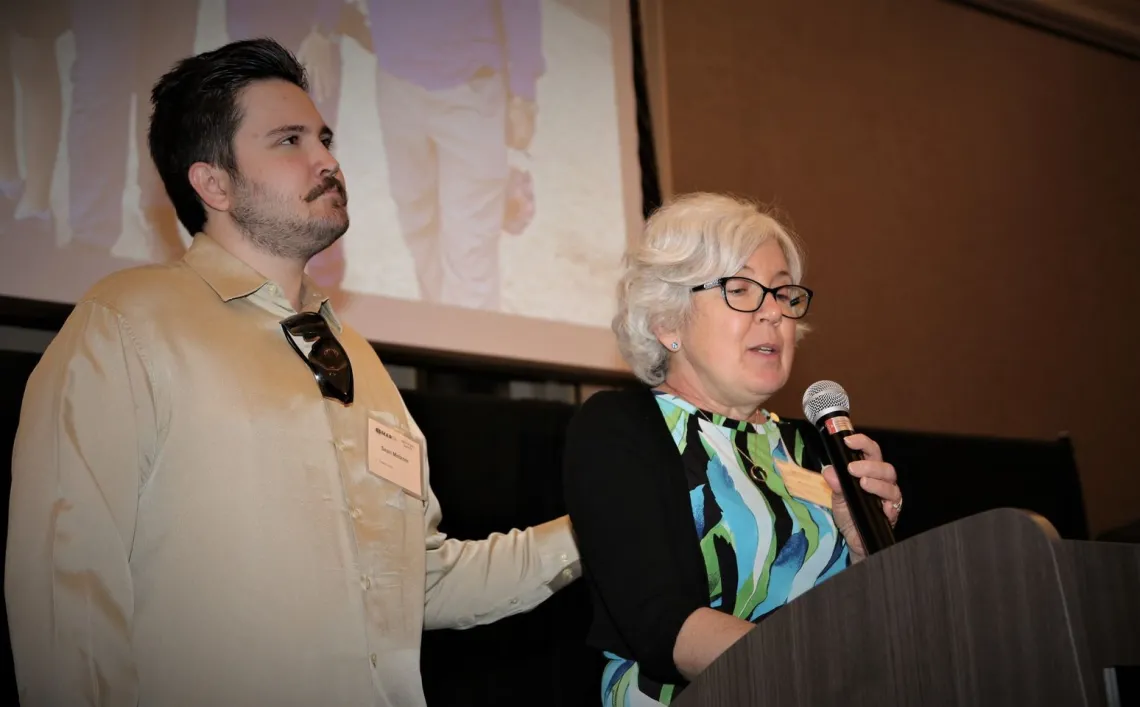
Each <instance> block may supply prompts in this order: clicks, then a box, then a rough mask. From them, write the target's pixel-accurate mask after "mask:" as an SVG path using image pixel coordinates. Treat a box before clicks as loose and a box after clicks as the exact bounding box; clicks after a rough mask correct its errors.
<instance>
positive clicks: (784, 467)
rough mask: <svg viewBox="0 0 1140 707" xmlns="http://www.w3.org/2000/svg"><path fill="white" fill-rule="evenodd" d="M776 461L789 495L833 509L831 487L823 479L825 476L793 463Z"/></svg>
mask: <svg viewBox="0 0 1140 707" xmlns="http://www.w3.org/2000/svg"><path fill="white" fill-rule="evenodd" d="M774 461H775V462H776V468H777V469H778V470H779V471H780V477H781V478H783V479H784V487H785V488H787V489H788V493H789V494H791V495H792V496H794V497H795V498H798V499H800V500H801V501H807V502H808V503H815V504H817V505H820V506H823V507H824V508H831V487H830V486H828V485H827V479H825V478H823V474H821V473H819V472H818V471H808V470H807V469H805V468H803V467H802V466H799V465H797V464H793V463H791V462H785V461H780V460H779V459H776V460H774Z"/></svg>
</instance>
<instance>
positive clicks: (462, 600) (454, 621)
mask: <svg viewBox="0 0 1140 707" xmlns="http://www.w3.org/2000/svg"><path fill="white" fill-rule="evenodd" d="M409 421H410V425H411V427H412V432H413V435H414V436H416V437H417V438H419V439H423V435H422V434H421V433H420V431H419V429H418V427H416V424H415V422H414V421H411V418H410V416H409ZM425 463H426V461H425ZM428 477H429V475H428V474H427V470H426V469H425V473H424V479H425V484H427V491H426V492H427V508H426V510H425V513H424V523H425V526H426V528H425V530H426V538H427V581H426V595H425V599H424V628H425V629H429V630H430V629H438V628H470V627H472V626H479V625H482V624H489V623H492V622H494V621H498V620H499V619H502V618H505V617H507V616H511V615H513V614H518V613H523V612H526V611H530V610H531V609H533V608H534V607H536V606H538V605H539V604H541V603H542V602H543V601H545V600H546V599H548V598H550V597H551V596H552V595H553V594H554V593H555V592H556V591H558V590H559V589H561V588H562V587H564V586H566V585H567V584H569V583H570V582H572V581H574V580H575V579H577V578H578V577H579V576H580V575H581V563H580V561H579V558H578V547H577V545H576V544H575V542H574V537H573V533H572V532H571V529H570V519H569V518H568V517H567V516H562V517H561V518H557V519H555V520H552V521H549V522H546V523H543V524H541V525H537V526H534V527H533V528H527V529H525V530H512V531H510V532H508V533H494V534H492V535H491V536H490V537H488V538H486V539H484V540H455V539H452V538H448V537H447V536H446V535H444V534H443V533H441V532H439V522H440V518H441V517H442V511H441V509H440V505H439V500H438V499H436V497H435V494H434V493H433V492H432V490H431V484H430V483H429V482H428V481H427V479H428Z"/></svg>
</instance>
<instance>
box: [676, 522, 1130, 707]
mask: <svg viewBox="0 0 1140 707" xmlns="http://www.w3.org/2000/svg"><path fill="white" fill-rule="evenodd" d="M1137 666H1140V545H1125V544H1114V543H1096V542H1080V541H1069V540H1061V539H1060V538H1059V537H1058V536H1057V533H1056V532H1055V531H1054V530H1053V527H1052V526H1051V525H1050V524H1049V523H1048V522H1047V521H1045V520H1044V519H1043V518H1041V517H1039V516H1036V515H1033V514H1030V513H1025V512H1022V511H1017V510H1012V509H1001V510H996V511H989V512H986V513H982V514H979V515H976V516H973V517H970V518H966V519H964V520H961V521H958V522H955V523H951V524H948V525H944V526H941V527H939V528H935V529H934V530H931V531H928V532H926V533H923V534H922V535H918V536H915V537H913V538H910V539H908V540H905V541H903V542H900V543H899V544H897V545H895V546H893V547H891V548H890V549H888V550H886V551H883V552H880V553H877V554H875V555H873V556H871V557H870V558H868V559H867V560H865V561H863V562H861V563H859V564H857V565H855V566H853V567H850V568H848V569H847V570H845V571H843V572H841V573H839V574H838V575H836V576H835V577H833V578H831V579H829V580H828V581H827V582H825V583H823V584H821V585H820V586H818V587H816V588H815V589H813V590H811V591H810V592H808V593H807V594H804V595H803V596H801V597H799V598H798V599H796V600H795V601H793V602H791V603H789V604H788V605H787V606H785V607H783V608H781V609H780V610H778V611H777V612H775V613H774V614H772V615H771V616H769V617H768V618H767V619H765V620H764V621H762V622H761V623H760V624H759V625H758V626H757V627H756V629H754V630H753V631H752V632H750V633H749V634H748V635H747V636H746V637H744V638H742V639H741V640H740V641H738V642H737V643H736V644H735V645H733V646H732V647H731V648H730V649H729V650H728V651H726V652H725V653H724V655H722V656H721V657H720V658H719V659H717V660H716V661H715V662H714V663H713V664H712V665H710V666H709V668H708V669H707V670H706V671H705V672H704V673H702V674H701V675H699V676H697V679H696V680H694V681H693V682H692V683H691V684H690V685H689V686H688V687H687V688H686V689H685V690H684V691H683V692H682V693H681V694H680V695H679V696H678V697H677V698H676V699H675V700H674V701H673V703H672V704H673V705H674V707H751V706H753V705H755V706H757V707H760V706H763V707H777V706H779V707H784V706H786V705H792V706H796V707H799V706H803V707H808V706H810V707H828V706H830V705H837V706H838V705H842V707H858V706H860V705H867V706H868V707H886V706H888V705H914V706H916V707H918V706H920V705H921V706H923V707H932V706H935V705H979V706H980V705H987V706H988V705H995V706H996V705H1001V706H1002V707H1005V706H1006V705H1017V706H1021V707H1024V706H1030V705H1048V706H1049V707H1061V706H1068V705H1072V706H1074V707H1075V706H1083V707H1113V706H1114V705H1122V706H1127V705H1130V704H1134V703H1133V702H1130V701H1129V699H1134V698H1128V697H1127V696H1126V697H1124V698H1123V699H1122V698H1119V697H1117V694H1118V693H1125V694H1127V690H1120V689H1119V687H1118V686H1119V683H1118V682H1116V677H1114V676H1119V675H1133V676H1134V674H1135V670H1136V669H1137ZM1130 679H1134V678H1130ZM1114 698H1115V699H1114Z"/></svg>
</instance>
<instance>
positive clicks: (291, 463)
mask: <svg viewBox="0 0 1140 707" xmlns="http://www.w3.org/2000/svg"><path fill="white" fill-rule="evenodd" d="M306 88H307V87H306V79H305V76H304V72H303V69H302V68H301V66H300V65H299V63H297V62H296V60H295V58H294V57H293V56H292V55H291V54H290V53H289V52H288V51H287V50H285V49H284V48H282V47H281V46H280V45H279V44H277V43H276V42H273V41H271V40H252V41H244V42H237V43H232V44H229V45H227V46H225V47H222V48H221V49H218V50H216V51H213V52H208V53H205V54H202V55H199V56H196V57H192V58H190V59H186V60H184V61H182V62H180V63H179V64H178V65H177V66H176V67H175V68H174V69H173V70H172V71H171V72H170V73H168V74H167V75H166V76H164V77H163V78H162V79H161V80H160V81H159V83H158V84H157V86H156V87H155V89H154V92H153V103H154V113H153V117H152V119H151V127H150V141H149V142H150V150H151V153H152V156H153V157H154V161H155V164H156V166H157V168H158V171H159V173H160V175H161V176H162V179H163V182H164V184H165V186H166V190H167V192H168V194H169V195H170V198H171V201H172V202H173V204H174V206H175V208H176V209H177V211H178V215H179V218H180V219H181V221H182V223H183V225H184V226H185V227H186V229H187V230H188V231H189V232H190V233H195V234H197V235H196V236H195V238H194V241H193V243H192V246H191V248H190V249H189V250H188V252H187V253H186V255H185V256H184V257H183V259H182V260H180V261H179V262H177V263H172V264H167V265H151V266H145V267H140V268H135V269H130V270H126V271H123V272H120V273H118V274H116V275H113V276H111V277H110V278H107V279H106V280H104V281H102V282H100V283H99V284H97V285H96V286H95V287H94V288H93V289H92V290H91V291H90V292H89V293H88V294H87V295H86V296H85V297H83V298H82V300H81V301H80V302H79V303H78V305H77V306H76V308H75V311H74V312H73V314H72V315H71V316H70V317H69V319H68V321H67V323H66V324H65V325H64V327H63V328H62V329H61V331H60V332H59V334H58V336H57V337H56V338H55V339H54V340H53V342H52V344H51V345H50V346H49V347H48V350H47V351H46V352H45V353H44V356H43V360H42V361H41V363H40V364H39V366H38V367H37V368H36V370H35V372H34V373H33V375H32V377H31V379H30V381H29V383H28V389H27V392H26V395H25V399H24V407H23V410H22V412H21V421H20V426H19V430H18V433H17V439H16V444H15V450H14V454H13V462H12V476H13V480H12V500H11V512H10V521H9V534H8V556H7V567H6V574H5V591H6V598H7V602H8V616H9V618H10V621H11V634H12V644H13V652H14V656H15V665H16V674H17V680H18V682H19V687H20V693H21V694H20V699H21V703H22V704H23V705H24V706H25V707H28V706H29V705H31V706H34V705H49V704H51V705H62V704H68V705H70V704H101V705H136V704H137V705H142V706H143V707H147V706H149V705H162V706H163V707H166V706H168V705H207V704H217V705H222V704H226V705H247V704H266V705H280V706H288V705H316V704H320V705H423V704H424V696H423V690H422V686H421V681H420V677H419V669H418V667H419V646H420V634H421V631H422V630H423V629H424V628H429V629H431V628H442V627H459V628H462V627H467V626H472V625H476V624H481V623H487V622H491V621H494V620H496V619H499V618H501V617H503V616H507V615H509V614H512V613H518V612H522V611H527V610H529V609H530V608H532V607H534V606H536V605H537V604H539V603H540V602H542V601H543V600H545V599H546V598H547V597H549V596H550V595H551V594H552V593H553V592H554V591H556V590H557V589H558V588H559V587H560V586H562V584H564V583H566V582H568V581H570V580H572V579H574V578H575V577H576V576H577V575H578V566H577V562H578V555H577V551H576V549H575V547H574V544H573V540H572V537H571V534H570V529H569V525H568V522H567V520H566V519H565V518H560V519H558V520H556V521H552V522H550V523H547V524H544V525H542V526H538V527H535V528H531V529H528V530H525V531H512V532H511V533H508V534H506V535H496V536H493V537H492V538H490V539H488V540H485V541H479V542H461V541H457V540H453V539H445V538H444V537H443V536H442V535H441V534H440V533H439V532H438V530H437V527H438V524H439V520H440V509H439V505H438V503H437V501H436V499H435V497H434V495H433V494H432V492H431V487H430V485H429V483H428V474H427V470H426V466H425V463H424V462H425V460H426V452H425V447H424V443H423V439H422V437H421V435H420V432H419V430H418V428H417V426H416V424H415V422H414V421H413V420H412V419H411V418H410V417H409V415H408V412H407V409H406V408H405V407H404V405H403V402H402V400H401V399H400V396H399V393H398V392H397V390H396V387H395V385H394V384H393V382H392V380H391V379H390V378H389V377H388V375H387V373H386V371H385V370H384V367H383V366H382V365H381V363H380V361H379V360H378V359H377V358H376V355H375V353H374V352H373V351H372V349H371V348H370V346H369V344H368V342H367V341H365V340H364V339H363V338H362V337H361V336H360V335H358V334H357V333H356V332H354V331H353V330H352V329H351V328H349V327H347V326H344V325H342V324H341V323H340V322H339V321H338V320H337V317H336V315H335V313H334V312H333V310H332V307H331V305H330V303H329V301H328V299H327V298H326V297H324V296H323V295H321V293H320V292H318V291H317V290H316V289H315V288H314V287H313V283H312V281H311V280H310V279H309V278H308V277H307V276H305V275H304V267H305V263H306V261H307V260H308V259H309V257H311V256H312V255H313V254H314V253H317V252H319V251H321V250H323V249H324V248H326V247H327V246H328V245H330V244H331V243H333V242H335V241H336V239H337V238H339V237H340V236H341V235H342V234H343V233H344V232H345V230H346V229H347V227H348V213H347V192H346V189H345V182H344V179H343V175H341V173H340V169H339V165H338V164H337V161H336V159H335V158H334V157H333V155H332V154H331V152H330V150H329V147H330V145H331V142H332V134H331V131H330V130H329V129H328V128H327V127H326V126H325V124H324V123H323V121H322V120H321V118H320V115H319V114H318V113H317V110H316V108H315V107H314V106H313V103H312V101H311V100H310V99H309V97H308V95H307V94H306ZM487 463H492V461H491V460H487Z"/></svg>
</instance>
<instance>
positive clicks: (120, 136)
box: [67, 0, 198, 256]
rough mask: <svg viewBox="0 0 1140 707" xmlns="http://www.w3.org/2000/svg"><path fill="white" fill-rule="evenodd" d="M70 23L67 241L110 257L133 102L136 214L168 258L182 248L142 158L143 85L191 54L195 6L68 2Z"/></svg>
mask: <svg viewBox="0 0 1140 707" xmlns="http://www.w3.org/2000/svg"><path fill="white" fill-rule="evenodd" d="M71 16H72V28H73V31H74V33H75V64H74V65H73V67H72V70H71V78H72V83H73V88H72V95H71V118H70V124H69V126H68V137H67V156H68V163H69V165H70V167H71V176H70V180H69V183H68V191H69V200H68V208H69V210H70V214H69V221H70V223H71V232H72V238H73V239H74V240H76V241H78V242H82V243H88V244H90V245H94V246H97V247H99V248H100V249H105V250H110V249H111V247H112V246H114V245H115V242H116V241H117V240H118V239H119V235H120V234H121V233H122V231H123V216H122V213H123V193H124V191H125V190H126V188H127V186H128V185H127V167H128V159H129V149H130V142H131V139H130V138H131V107H132V106H131V103H132V101H131V99H132V97H133V98H134V99H135V101H134V119H135V131H134V137H135V149H136V151H137V154H138V185H139V190H140V192H141V193H140V199H139V201H140V208H141V210H142V213H143V216H144V217H145V218H146V219H147V220H148V221H149V223H148V224H146V225H147V226H149V228H150V230H151V231H152V233H150V235H151V237H153V238H157V239H159V240H160V241H162V242H161V244H160V245H161V246H162V247H163V248H164V249H165V250H166V251H167V253H166V254H165V255H167V256H169V255H174V254H175V253H176V252H177V251H180V250H181V249H182V245H181V241H180V240H178V231H177V226H176V224H175V223H174V221H173V219H172V217H173V210H172V207H171V206H170V202H169V200H168V199H167V198H166V191H165V189H164V188H163V186H162V181H161V180H160V179H159V177H158V173H157V171H156V170H155V168H154V163H153V162H152V161H151V159H150V151H149V149H148V148H147V146H146V130H147V124H148V122H149V118H150V89H151V86H152V85H153V84H154V82H155V81H157V80H158V77H159V76H161V75H162V74H163V73H164V72H166V71H167V70H169V69H170V67H171V66H172V65H173V63H174V62H175V61H177V60H178V59H181V58H183V57H185V56H188V55H190V54H191V53H192V52H193V51H194V35H195V33H196V28H197V25H198V3H197V2H196V1H195V0H181V1H179V2H156V1H155V0H100V1H99V2H92V1H91V0H71ZM171 239H174V241H173V242H172V240H171ZM171 251H173V252H171Z"/></svg>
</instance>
